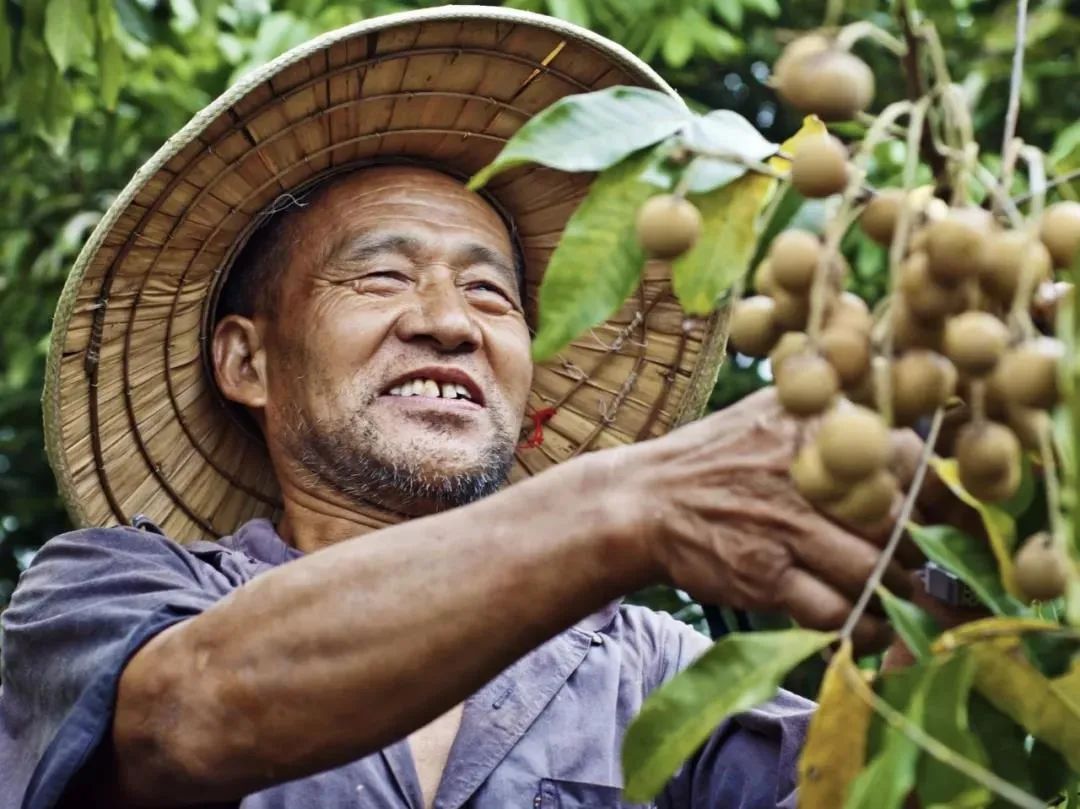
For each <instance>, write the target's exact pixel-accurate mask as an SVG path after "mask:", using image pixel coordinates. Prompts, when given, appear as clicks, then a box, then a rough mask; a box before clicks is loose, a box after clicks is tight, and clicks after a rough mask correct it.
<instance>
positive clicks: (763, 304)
mask: <svg viewBox="0 0 1080 809" xmlns="http://www.w3.org/2000/svg"><path fill="white" fill-rule="evenodd" d="M775 308H776V304H775V303H773V299H772V298H770V297H768V296H767V295H754V296H752V297H750V298H744V299H743V300H741V301H739V302H738V303H736V304H735V306H734V307H733V308H732V311H731V323H730V325H729V327H728V339H729V340H730V341H731V345H732V347H733V348H734V349H735V350H736V351H738V352H739V353H740V354H745V355H747V356H748V357H764V356H767V355H768V353H769V352H770V351H772V347H773V346H774V345H776V341H777V340H778V339H779V338H780V330H779V326H777V324H776V317H775Z"/></svg>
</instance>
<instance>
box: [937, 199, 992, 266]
mask: <svg viewBox="0 0 1080 809" xmlns="http://www.w3.org/2000/svg"><path fill="white" fill-rule="evenodd" d="M993 221H994V220H993V217H992V216H991V215H990V214H989V213H988V212H987V211H984V210H983V209H982V208H954V209H953V210H951V211H949V215H948V216H946V217H945V218H943V219H939V220H938V221H936V222H931V223H930V224H929V225H927V226H926V252H927V255H928V256H929V258H930V272H931V273H933V275H934V277H935V278H937V279H938V280H939V281H940V282H942V283H944V284H956V283H959V282H960V281H965V280H967V279H968V278H972V277H974V275H975V274H976V272H978V264H977V261H978V257H979V256H980V255H982V252H983V245H984V244H985V242H986V238H987V236H988V235H989V233H990V231H991V229H992V227H993Z"/></svg>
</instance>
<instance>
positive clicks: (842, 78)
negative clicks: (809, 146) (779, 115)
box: [777, 48, 874, 121]
mask: <svg viewBox="0 0 1080 809" xmlns="http://www.w3.org/2000/svg"><path fill="white" fill-rule="evenodd" d="M798 67H799V70H798V71H797V74H798V79H797V80H796V79H794V75H793V76H792V80H790V81H788V82H786V83H783V82H782V83H779V84H778V87H777V90H778V91H779V93H780V95H781V96H782V97H783V98H784V100H785V101H787V102H788V103H789V104H791V106H793V107H795V108H796V109H797V110H801V111H802V112H808V113H814V114H815V115H817V116H818V117H819V118H821V119H822V120H823V121H849V120H851V119H852V118H854V117H855V114H856V113H859V112H862V111H863V110H865V109H866V108H867V107H868V106H870V102H871V101H872V100H873V98H874V74H873V71H871V70H870V68H869V66H867V64H866V63H865V62H864V61H863V60H862V59H860V58H859V57H857V56H855V55H853V54H851V53H848V52H847V51H839V50H833V49H832V48H829V49H828V50H824V51H819V52H818V53H815V54H812V55H810V56H807V57H806V58H805V59H802V60H800V61H799V62H798Z"/></svg>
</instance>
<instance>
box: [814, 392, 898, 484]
mask: <svg viewBox="0 0 1080 809" xmlns="http://www.w3.org/2000/svg"><path fill="white" fill-rule="evenodd" d="M817 447H818V451H819V452H820V453H821V462H822V463H823V464H824V465H825V469H826V470H828V472H829V474H830V475H832V476H833V477H834V478H836V479H837V480H841V481H847V482H853V481H858V480H863V479H865V478H867V477H869V476H870V475H872V474H873V473H875V472H877V471H878V470H879V469H883V468H884V467H885V464H886V463H888V460H889V453H890V441H889V430H888V428H887V427H886V426H885V422H884V421H882V420H881V416H879V415H878V414H877V413H875V412H874V411H873V410H870V409H868V408H865V407H859V406H857V405H855V406H852V407H845V408H843V409H840V410H835V411H833V412H832V413H830V414H829V415H828V416H826V417H825V418H824V419H823V420H822V422H821V429H820V430H819V431H818V434H817Z"/></svg>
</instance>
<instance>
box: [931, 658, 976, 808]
mask: <svg viewBox="0 0 1080 809" xmlns="http://www.w3.org/2000/svg"><path fill="white" fill-rule="evenodd" d="M974 675H975V665H974V661H973V660H972V659H971V658H970V657H968V656H967V655H965V654H962V653H961V654H954V655H952V656H950V657H949V658H947V659H946V660H945V661H944V662H942V663H941V664H940V666H939V667H937V671H936V672H935V674H934V675H933V682H932V685H931V687H930V688H928V689H927V691H926V714H925V717H924V727H925V730H926V732H927V733H929V734H930V735H931V736H933V737H934V738H935V739H937V740H938V741H939V742H941V743H943V744H946V745H948V746H949V747H950V748H952V749H953V750H955V751H956V752H957V753H960V754H961V755H962V756H964V757H965V758H968V759H970V760H971V761H974V762H975V763H976V764H979V765H980V766H983V767H985V766H986V764H987V755H986V751H985V750H984V749H983V747H982V745H981V744H980V743H979V740H978V739H977V738H976V737H975V736H974V735H973V734H972V732H971V728H970V725H969V721H968V697H969V696H970V694H971V686H972V682H973V678H974ZM916 789H917V791H918V794H919V797H920V798H921V800H922V805H923V806H934V805H936V804H946V803H947V804H949V805H950V806H958V807H960V806H984V805H985V804H986V803H987V802H988V801H989V799H990V792H989V791H988V790H987V789H986V787H983V786H980V785H979V784H976V783H975V782H974V781H972V780H971V779H969V778H967V777H965V776H964V775H962V774H960V773H958V772H957V771H956V770H954V769H953V768H952V767H949V766H948V765H946V764H942V763H941V762H940V761H938V760H937V759H936V758H933V757H932V756H923V757H922V758H921V759H920V760H919V764H918V768H917V776H916Z"/></svg>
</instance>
